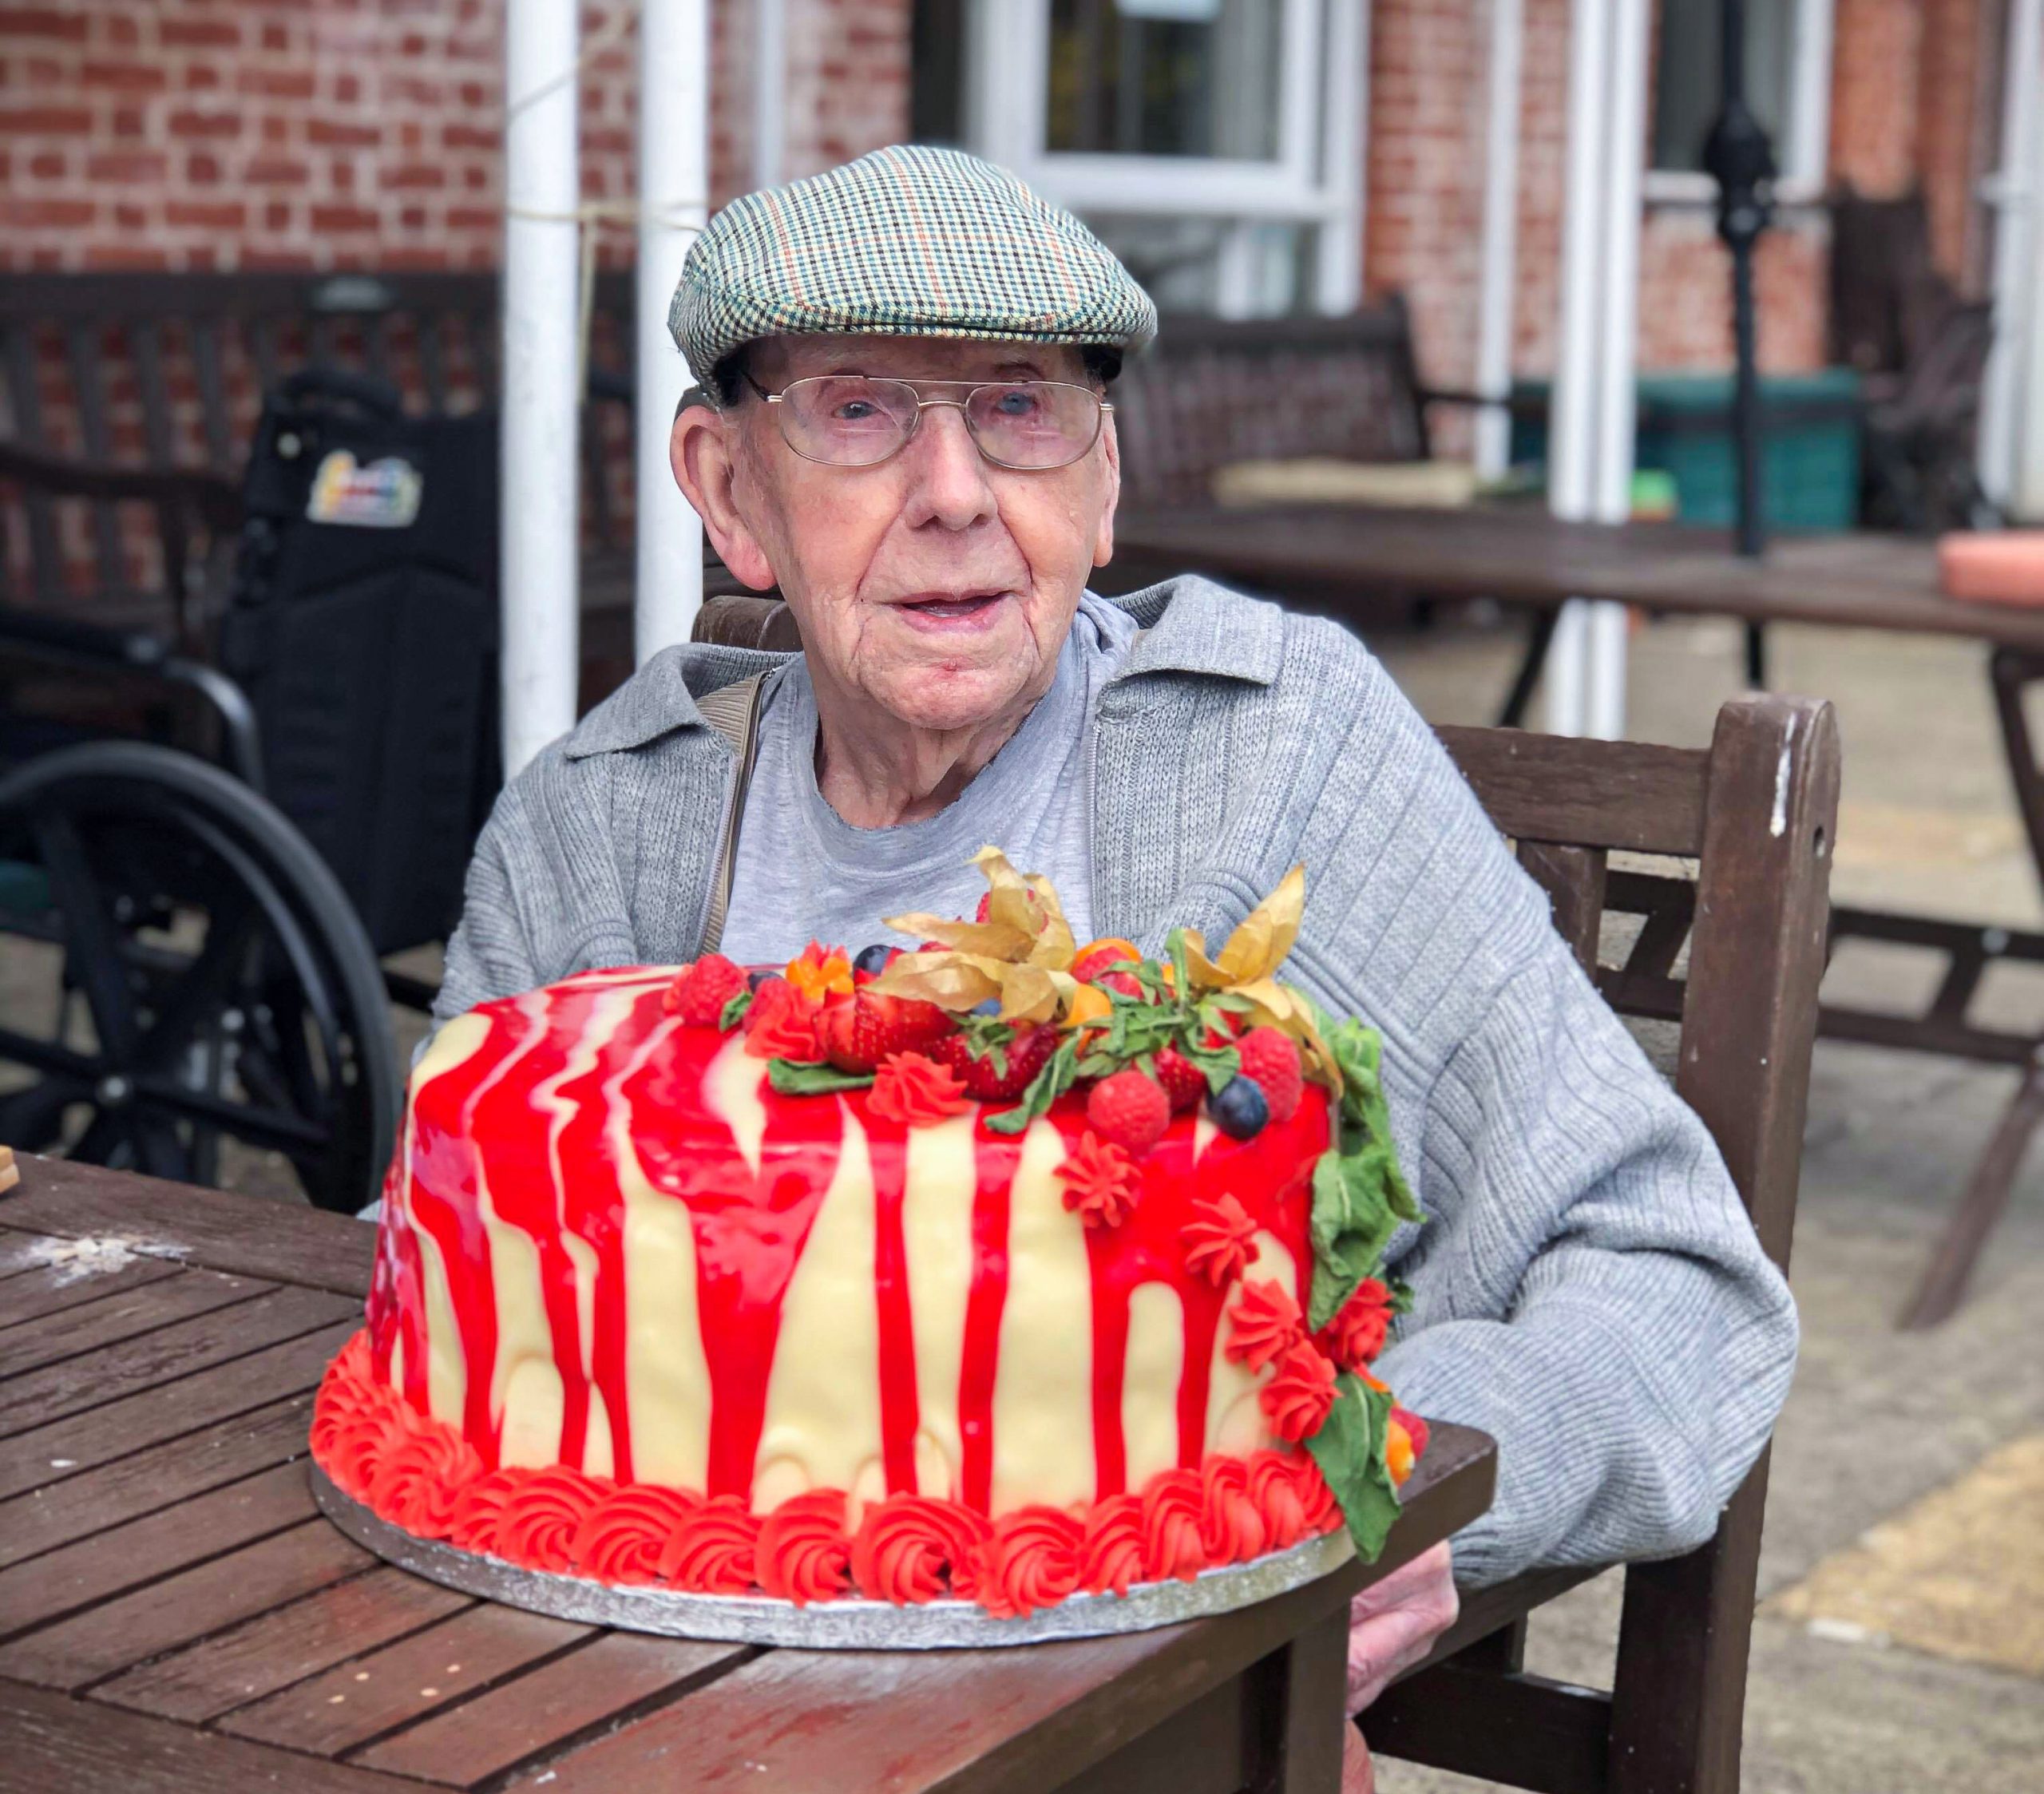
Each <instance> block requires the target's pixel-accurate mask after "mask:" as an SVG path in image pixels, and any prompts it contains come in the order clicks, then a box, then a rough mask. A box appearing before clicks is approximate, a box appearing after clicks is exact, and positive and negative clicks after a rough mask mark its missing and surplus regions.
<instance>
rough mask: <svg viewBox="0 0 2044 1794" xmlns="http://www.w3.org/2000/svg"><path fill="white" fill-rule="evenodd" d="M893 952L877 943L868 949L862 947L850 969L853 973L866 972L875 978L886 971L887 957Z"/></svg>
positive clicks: (891, 949) (890, 948)
mask: <svg viewBox="0 0 2044 1794" xmlns="http://www.w3.org/2000/svg"><path fill="white" fill-rule="evenodd" d="M893 951H894V949H893V948H892V947H883V946H881V945H879V943H877V942H875V943H874V944H873V945H872V946H870V947H862V948H859V956H858V958H857V959H855V960H853V961H852V969H853V971H854V972H866V973H868V974H869V975H870V976H873V977H875V978H877V977H878V976H880V975H881V972H885V970H886V969H887V960H888V957H889V955H890V954H892V953H893Z"/></svg>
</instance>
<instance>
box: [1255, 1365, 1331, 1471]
mask: <svg viewBox="0 0 2044 1794" xmlns="http://www.w3.org/2000/svg"><path fill="white" fill-rule="evenodd" d="M1257 1400H1258V1401H1259V1402H1261V1403H1262V1404H1263V1412H1264V1413H1265V1414H1266V1416H1269V1418H1270V1430H1271V1431H1272V1432H1274V1433H1276V1434H1277V1436H1278V1437H1279V1438H1280V1439H1282V1440H1289V1442H1290V1443H1291V1444H1294V1445H1296V1444H1298V1443H1299V1441H1300V1440H1302V1439H1310V1438H1312V1437H1313V1435H1314V1434H1315V1433H1317V1432H1319V1431H1320V1429H1321V1424H1323V1423H1324V1422H1325V1420H1326V1419H1327V1416H1328V1412H1329V1409H1331V1408H1333V1406H1334V1366H1333V1364H1331V1363H1330V1362H1329V1360H1328V1359H1327V1357H1326V1356H1325V1354H1324V1353H1323V1352H1321V1349H1320V1348H1319V1347H1317V1346H1316V1345H1313V1343H1312V1342H1311V1341H1307V1340H1301V1341H1300V1342H1299V1343H1298V1344H1297V1345H1293V1346H1290V1347H1288V1348H1286V1349H1285V1352H1284V1355H1283V1356H1281V1357H1280V1358H1279V1359H1278V1370H1277V1374H1276V1375H1275V1376H1273V1377H1272V1378H1271V1379H1270V1381H1269V1382H1268V1383H1266V1384H1264V1386H1263V1388H1262V1389H1261V1390H1260V1391H1258V1395H1257Z"/></svg>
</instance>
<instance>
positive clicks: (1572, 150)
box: [1546, 0, 1610, 735]
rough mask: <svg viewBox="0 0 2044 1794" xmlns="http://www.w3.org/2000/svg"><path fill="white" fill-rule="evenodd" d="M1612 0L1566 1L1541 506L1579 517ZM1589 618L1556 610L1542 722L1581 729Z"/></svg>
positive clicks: (1591, 383) (1572, 606)
mask: <svg viewBox="0 0 2044 1794" xmlns="http://www.w3.org/2000/svg"><path fill="white" fill-rule="evenodd" d="M1568 61H1569V69H1568V152H1567V172H1566V175H1565V179H1564V185H1563V194H1564V199H1563V208H1564V209H1563V215H1562V277H1561V321H1560V327H1559V330H1558V331H1557V332H1556V335H1555V378H1554V386H1553V391H1552V396H1551V400H1550V402H1549V406H1548V426H1547V504H1548V507H1549V509H1551V510H1552V511H1553V512H1554V513H1555V516H1556V517H1562V518H1565V519H1567V520H1570V521H1578V522H1579V521H1583V519H1585V518H1586V517H1589V516H1590V514H1591V507H1592V505H1593V502H1594V496H1595V490H1596V488H1595V471H1596V461H1595V457H1596V452H1597V437H1596V394H1597V377H1598V367H1599V363H1598V354H1597V326H1598V311H1599V310H1600V308H1601V307H1600V304H1599V299H1600V288H1601V284H1602V280H1603V279H1604V270H1603V267H1602V243H1601V241H1600V239H1601V237H1602V232H1601V231H1600V229H1599V228H1598V223H1599V220H1600V217H1601V216H1602V206H1601V204H1600V199H1601V194H1600V192H1599V189H1600V187H1601V184H1602V181H1601V176H1602V172H1603V156H1604V151H1605V145H1606V131H1605V127H1604V121H1605V118H1606V115H1607V114H1608V113H1609V111H1610V0H1572V4H1571V6H1570V8H1569V45H1568ZM1588 646H1589V642H1588V619H1587V617H1586V615H1585V613H1584V612H1583V604H1582V600H1579V599H1571V600H1570V601H1569V602H1568V603H1567V604H1565V605H1563V608H1562V615H1561V619H1560V621H1559V624H1557V626H1556V628H1555V638H1554V641H1553V644H1552V645H1551V647H1550V648H1549V649H1548V651H1547V700H1546V707H1547V727H1548V728H1549V730H1550V731H1552V732H1553V733H1554V734H1555V735H1581V734H1582V733H1583V725H1584V723H1585V721H1586V714H1587V713H1586V705H1585V689H1584V687H1585V682H1586V679H1587V676H1588V671H1589V668H1588V665H1587V654H1588Z"/></svg>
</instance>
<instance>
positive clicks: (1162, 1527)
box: [1143, 1470, 1206, 1582]
mask: <svg viewBox="0 0 2044 1794" xmlns="http://www.w3.org/2000/svg"><path fill="white" fill-rule="evenodd" d="M1205 1517H1206V1490H1205V1488H1204V1487H1202V1485H1201V1483H1200V1480H1199V1472H1198V1471H1196V1470H1160V1471H1158V1472H1157V1474H1156V1475H1155V1476H1153V1477H1151V1479H1150V1480H1149V1481H1148V1482H1147V1483H1145V1484H1144V1485H1143V1576H1144V1578H1145V1579H1146V1580H1147V1581H1149V1582H1163V1580H1164V1579H1165V1578H1167V1577H1171V1576H1175V1577H1177V1578H1178V1579H1179V1580H1180V1581H1181V1582H1190V1581H1191V1580H1192V1579H1193V1578H1194V1577H1195V1576H1197V1575H1198V1574H1199V1573H1200V1571H1201V1570H1204V1569H1205V1568H1206V1542H1205V1540H1204V1539H1202V1538H1201V1536H1200V1522H1201V1521H1202V1519H1204V1518H1205Z"/></svg>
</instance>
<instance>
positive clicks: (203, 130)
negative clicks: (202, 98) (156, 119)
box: [164, 107, 241, 137]
mask: <svg viewBox="0 0 2044 1794" xmlns="http://www.w3.org/2000/svg"><path fill="white" fill-rule="evenodd" d="M164 123H165V125H166V126H167V127H168V130H169V132H170V134H171V135H172V137H240V135H241V118H240V114H239V113H232V112H197V111H194V110H193V109H192V108H190V107H186V108H184V109H182V110H180V111H178V112H174V113H172V114H171V115H170V117H168V119H167V120H165V121H164Z"/></svg>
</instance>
